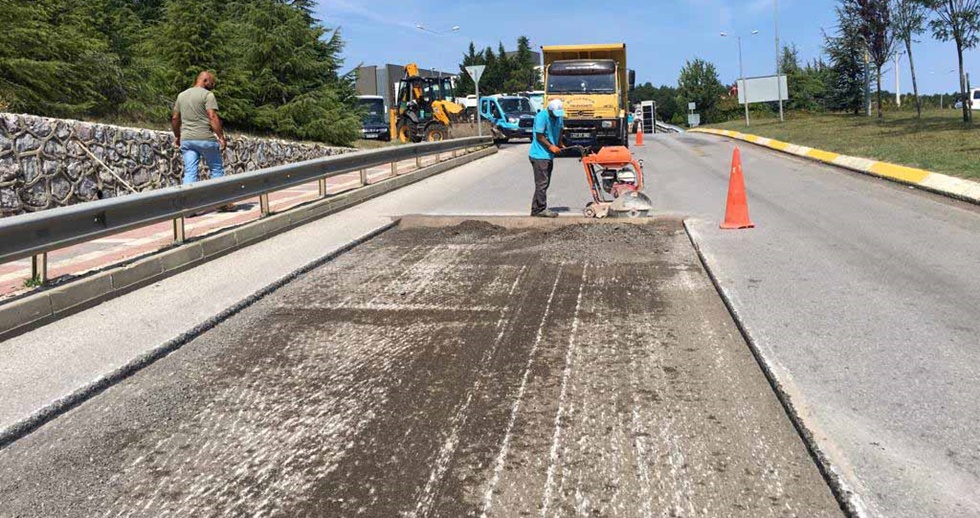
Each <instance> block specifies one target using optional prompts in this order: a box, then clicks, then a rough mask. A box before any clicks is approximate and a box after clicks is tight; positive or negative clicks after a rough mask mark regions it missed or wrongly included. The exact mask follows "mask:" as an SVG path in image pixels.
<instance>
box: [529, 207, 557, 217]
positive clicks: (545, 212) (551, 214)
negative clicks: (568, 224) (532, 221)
mask: <svg viewBox="0 0 980 518" xmlns="http://www.w3.org/2000/svg"><path fill="white" fill-rule="evenodd" d="M531 215H532V216H534V217H536V218H557V217H558V213H557V212H555V211H553V210H551V209H544V210H543V211H541V212H535V213H533V214H531Z"/></svg>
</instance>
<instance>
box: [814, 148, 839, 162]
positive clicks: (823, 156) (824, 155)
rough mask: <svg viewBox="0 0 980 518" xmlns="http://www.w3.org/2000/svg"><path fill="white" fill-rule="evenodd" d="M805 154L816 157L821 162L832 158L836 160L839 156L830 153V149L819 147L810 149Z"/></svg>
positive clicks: (829, 160) (830, 160)
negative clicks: (825, 149)
mask: <svg viewBox="0 0 980 518" xmlns="http://www.w3.org/2000/svg"><path fill="white" fill-rule="evenodd" d="M806 156H808V157H810V158H816V159H817V160H820V161H821V162H833V161H834V160H837V157H839V156H840V154H838V153H831V152H830V151H823V150H820V149H811V150H810V151H809V152H807V154H806Z"/></svg>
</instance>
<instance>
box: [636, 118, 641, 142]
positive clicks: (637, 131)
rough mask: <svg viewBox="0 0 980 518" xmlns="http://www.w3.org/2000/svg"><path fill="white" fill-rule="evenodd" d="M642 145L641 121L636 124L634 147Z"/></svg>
mask: <svg viewBox="0 0 980 518" xmlns="http://www.w3.org/2000/svg"><path fill="white" fill-rule="evenodd" d="M642 146H643V123H642V122H641V123H639V124H637V125H636V147H642Z"/></svg>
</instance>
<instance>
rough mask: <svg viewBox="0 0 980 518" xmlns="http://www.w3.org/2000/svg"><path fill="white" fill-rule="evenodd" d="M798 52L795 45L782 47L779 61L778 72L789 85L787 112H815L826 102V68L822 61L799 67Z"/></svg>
mask: <svg viewBox="0 0 980 518" xmlns="http://www.w3.org/2000/svg"><path fill="white" fill-rule="evenodd" d="M799 55H800V54H799V51H798V50H797V48H796V45H789V46H785V47H783V51H782V58H781V59H780V71H781V72H782V73H783V74H786V81H787V83H789V92H788V94H789V101H787V103H786V108H787V109H789V110H804V111H817V110H821V109H823V108H824V107H825V101H826V99H825V98H826V91H827V86H826V66H824V65H823V62H822V61H819V60H817V61H815V62H814V63H811V64H807V65H806V66H801V65H800V58H799Z"/></svg>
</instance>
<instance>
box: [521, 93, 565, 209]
mask: <svg viewBox="0 0 980 518" xmlns="http://www.w3.org/2000/svg"><path fill="white" fill-rule="evenodd" d="M564 117H565V110H564V105H563V104H562V102H561V99H552V100H551V102H549V103H548V109H547V110H541V111H539V112H538V114H537V115H535V116H534V138H533V139H531V152H530V153H529V156H530V159H531V169H532V170H533V171H534V198H532V199H531V215H532V216H538V217H542V218H554V217H557V216H558V213H556V212H555V211H553V210H551V209H549V208H548V186H549V185H551V172H552V171H554V169H555V155H556V154H558V152H560V151H561V131H562V127H563V125H564Z"/></svg>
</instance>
